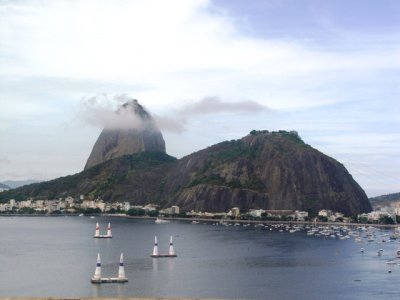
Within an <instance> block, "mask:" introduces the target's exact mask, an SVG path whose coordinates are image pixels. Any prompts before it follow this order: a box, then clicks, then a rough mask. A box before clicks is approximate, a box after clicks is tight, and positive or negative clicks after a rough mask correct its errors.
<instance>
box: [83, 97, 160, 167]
mask: <svg viewBox="0 0 400 300" xmlns="http://www.w3.org/2000/svg"><path fill="white" fill-rule="evenodd" d="M115 113H116V114H117V115H118V122H115V124H112V126H108V127H106V128H104V129H103V131H102V132H101V134H100V136H99V137H98V139H97V141H96V143H95V144H94V147H93V149H92V152H91V154H90V156H89V158H88V160H87V162H86V165H85V170H86V169H88V168H91V167H93V166H95V165H98V164H100V163H103V162H105V161H107V160H109V159H113V158H116V157H120V156H123V155H128V154H135V153H140V152H144V151H157V152H163V153H165V141H164V138H163V136H162V134H161V132H160V131H159V129H158V128H157V126H156V124H155V122H154V119H153V118H152V116H151V115H150V113H149V112H148V111H147V110H146V109H145V108H144V107H143V106H142V105H140V104H139V102H138V100H135V99H134V100H132V101H129V102H126V103H124V104H122V105H121V106H120V107H119V108H118V109H117V110H116V112H115Z"/></svg>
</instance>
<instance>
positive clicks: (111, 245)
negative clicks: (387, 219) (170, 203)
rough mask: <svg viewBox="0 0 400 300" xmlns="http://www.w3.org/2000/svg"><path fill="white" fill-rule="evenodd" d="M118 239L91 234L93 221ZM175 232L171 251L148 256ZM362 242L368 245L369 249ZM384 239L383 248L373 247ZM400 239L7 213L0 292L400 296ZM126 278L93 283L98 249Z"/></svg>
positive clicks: (109, 270) (107, 265)
mask: <svg viewBox="0 0 400 300" xmlns="http://www.w3.org/2000/svg"><path fill="white" fill-rule="evenodd" d="M96 222H99V223H100V225H101V226H102V229H103V233H105V227H106V225H107V223H108V222H111V224H112V227H113V236H114V237H113V238H112V239H93V234H94V228H95V223H96ZM155 235H157V237H158V244H159V248H160V252H167V251H168V245H169V236H170V235H172V236H173V237H174V246H175V251H176V252H177V254H178V257H177V258H175V259H172V258H164V259H152V258H150V257H149V255H150V254H151V252H152V248H153V240H154V236H155ZM360 247H364V248H365V249H366V251H365V253H364V254H361V253H360V252H359V250H360ZM379 248H383V249H384V251H383V253H384V254H383V255H382V256H380V257H378V256H376V251H377V250H378V249H379ZM399 249H400V243H399V242H398V241H396V242H390V243H389V242H386V243H369V244H366V243H365V244H358V243H355V242H354V239H353V238H352V239H348V240H339V239H337V238H323V237H310V236H307V235H306V234H305V232H304V231H300V232H296V233H292V234H291V233H288V232H278V231H269V230H266V229H264V228H262V229H260V228H254V227H246V228H244V227H241V226H230V227H224V226H212V225H211V224H209V225H205V224H197V225H194V224H190V223H188V222H171V223H168V224H162V225H157V224H154V221H150V220H134V219H126V218H107V217H96V218H95V219H90V218H88V217H1V218H0V296H36V297H51V296H52V297H77V296H83V297H107V296H115V297H123V296H126V297H127V296H130V297H140V296H146V297H193V298H194V297H204V298H211V297H213V298H248V299H400V267H399V266H398V265H396V266H394V267H393V268H392V269H393V272H392V273H391V274H389V273H388V272H387V271H388V266H387V264H386V261H387V260H388V259H389V258H393V257H395V252H396V251H397V250H399ZM121 252H123V253H124V256H125V269H126V270H125V271H126V276H127V277H128V278H129V282H128V283H125V284H102V285H95V284H91V283H90V278H91V277H92V275H93V273H94V269H95V265H96V256H97V253H100V254H101V258H102V275H103V276H104V277H116V276H117V271H118V260H119V255H120V253H121Z"/></svg>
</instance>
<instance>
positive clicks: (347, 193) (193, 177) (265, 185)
mask: <svg viewBox="0 0 400 300" xmlns="http://www.w3.org/2000/svg"><path fill="white" fill-rule="evenodd" d="M162 198H163V199H165V200H167V203H168V204H174V205H178V206H181V207H182V208H183V209H184V210H191V209H195V210H206V211H227V210H228V209H230V208H232V207H234V206H237V207H239V208H241V209H243V210H248V209H251V208H263V209H278V210H282V209H289V210H296V209H297V210H314V211H317V210H320V209H331V210H334V211H340V212H343V213H345V214H347V215H351V214H355V213H360V212H366V211H370V210H371V206H370V204H369V202H368V198H367V196H366V194H365V192H364V191H363V190H362V189H361V187H360V186H359V185H358V184H357V183H356V182H355V181H354V179H353V178H352V176H351V175H350V174H349V173H348V172H347V170H346V169H345V167H344V166H343V165H342V164H340V163H339V162H337V161H336V160H334V159H332V158H330V157H328V156H326V155H324V154H322V153H320V152H319V151H317V150H315V149H313V148H311V147H310V146H308V145H306V144H304V142H303V141H302V140H301V139H300V138H299V137H298V136H297V133H295V132H291V133H289V132H284V131H281V132H274V133H269V132H265V131H264V132H253V133H252V134H250V135H248V136H246V137H244V138H243V139H241V140H237V141H230V142H224V143H220V144H217V145H215V146H212V147H210V148H208V149H205V150H202V151H199V152H197V153H194V154H192V155H189V156H187V157H184V158H182V159H181V160H179V161H178V162H177V163H176V164H175V165H174V167H173V168H172V169H171V171H170V174H169V175H168V177H167V179H166V182H165V185H164V193H163V195H162Z"/></svg>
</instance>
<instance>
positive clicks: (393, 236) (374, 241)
mask: <svg viewBox="0 0 400 300" xmlns="http://www.w3.org/2000/svg"><path fill="white" fill-rule="evenodd" d="M199 223H200V222H199V221H193V222H192V224H199ZM205 224H209V223H205ZM212 225H214V226H242V227H254V228H260V229H264V230H270V231H273V230H275V231H279V232H289V233H295V232H298V231H303V232H304V231H305V233H306V235H307V236H312V237H323V238H337V239H340V240H348V239H354V241H355V242H356V243H366V244H367V245H370V246H372V245H374V246H375V245H380V248H379V249H378V250H375V251H376V256H383V253H384V250H383V248H382V247H383V245H384V244H386V243H394V242H396V240H398V241H399V242H400V230H399V227H398V228H396V229H395V230H394V232H391V233H390V234H389V233H387V231H386V232H385V231H382V230H379V229H377V228H375V227H373V226H353V225H352V226H343V225H342V226H338V225H317V224H283V223H281V224H278V223H277V224H266V223H245V222H240V223H239V222H227V221H225V220H222V221H220V222H217V223H212ZM375 249H376V248H375ZM360 252H361V253H366V252H367V250H366V249H365V248H361V249H360ZM387 256H388V257H389V259H388V260H387V261H386V263H387V265H388V267H389V268H388V272H389V273H391V272H392V267H393V266H395V265H399V266H400V246H399V250H397V251H396V252H395V253H392V254H387Z"/></svg>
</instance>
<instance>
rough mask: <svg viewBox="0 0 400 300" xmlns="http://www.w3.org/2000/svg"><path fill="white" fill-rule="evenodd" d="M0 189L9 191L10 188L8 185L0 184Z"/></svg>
mask: <svg viewBox="0 0 400 300" xmlns="http://www.w3.org/2000/svg"><path fill="white" fill-rule="evenodd" d="M0 189H10V187H9V186H8V185H6V184H4V183H1V182H0Z"/></svg>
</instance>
